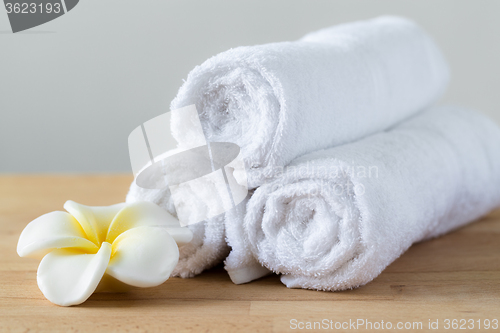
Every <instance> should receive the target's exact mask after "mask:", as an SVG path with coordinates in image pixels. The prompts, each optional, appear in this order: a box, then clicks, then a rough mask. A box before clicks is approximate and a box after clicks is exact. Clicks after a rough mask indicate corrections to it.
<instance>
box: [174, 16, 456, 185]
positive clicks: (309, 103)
mask: <svg viewBox="0 0 500 333" xmlns="http://www.w3.org/2000/svg"><path fill="white" fill-rule="evenodd" d="M447 82H448V67H447V65H446V63H445V60H444V59H443V56H442V54H441V52H440V51H439V50H438V48H437V46H436V45H435V43H434V42H433V41H432V40H431V38H430V37H429V36H428V35H427V34H426V33H425V32H424V31H423V30H422V29H421V28H420V27H418V26H417V25H416V24H414V23H413V22H411V21H409V20H407V19H404V18H399V17H380V18H376V19H372V20H368V21H361V22H354V23H348V24H342V25H338V26H334V27H331V28H327V29H323V30H319V31H317V32H313V33H310V34H308V35H306V36H304V37H303V38H301V39H300V40H297V41H293V42H281V43H272V44H266V45H258V46H247V47H238V48H234V49H231V50H229V51H226V52H223V53H220V54H218V55H216V56H214V57H212V58H210V59H208V60H207V61H205V62H204V63H203V64H202V65H200V66H197V67H195V68H194V69H193V70H192V71H191V72H190V73H189V76H188V78H187V80H186V82H185V83H184V84H183V86H182V87H181V88H180V90H179V92H178V94H177V97H176V98H175V99H174V100H173V101H172V104H171V108H172V109H178V108H181V107H184V106H187V105H191V104H195V105H196V107H197V109H198V112H199V113H200V119H201V122H202V126H203V129H204V131H205V135H206V136H207V139H208V141H211V142H217V141H218V142H232V143H236V144H238V145H239V146H240V147H241V149H242V153H243V158H244V161H245V165H246V169H247V173H248V176H249V178H248V181H249V183H248V184H249V187H250V188H255V187H257V186H260V185H261V184H263V183H264V182H265V180H266V179H267V178H269V177H272V176H273V175H275V174H276V173H277V172H280V170H282V169H281V168H282V167H283V166H285V165H287V164H288V163H289V162H291V161H292V160H293V159H295V158H296V157H298V156H300V155H303V154H305V153H310V152H312V151H315V150H318V149H322V148H329V147H333V146H337V145H339V144H344V143H347V142H351V141H354V140H357V139H359V138H362V137H364V136H367V135H369V134H372V133H375V132H378V131H381V130H384V129H386V128H388V127H389V126H392V125H393V124H395V123H397V122H399V121H401V120H403V119H405V118H407V117H409V116H410V115H412V114H414V113H416V112H417V111H420V110H422V109H423V108H424V107H426V106H429V105H430V104H432V102H434V101H435V100H436V99H437V98H438V97H439V96H440V95H441V93H442V92H443V91H444V89H445V87H446V85H447ZM174 122H178V123H184V121H183V120H182V119H181V120H179V119H177V120H174ZM193 131H194V130H191V129H189V128H182V129H180V130H176V131H174V136H175V137H176V139H177V140H178V141H179V142H181V144H182V143H186V144H187V145H189V142H190V140H192V139H193V138H196V137H197V136H196V133H194V132H193Z"/></svg>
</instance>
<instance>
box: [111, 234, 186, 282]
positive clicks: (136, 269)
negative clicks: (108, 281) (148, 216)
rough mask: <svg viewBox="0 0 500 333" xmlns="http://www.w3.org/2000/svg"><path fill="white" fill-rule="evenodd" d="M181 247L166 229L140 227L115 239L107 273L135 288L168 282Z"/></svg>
mask: <svg viewBox="0 0 500 333" xmlns="http://www.w3.org/2000/svg"><path fill="white" fill-rule="evenodd" d="M178 260H179V249H178V248H177V244H176V243H175V240H174V239H173V238H172V236H170V234H169V233H168V231H167V230H166V229H165V228H161V227H137V228H133V229H130V230H127V231H125V232H124V233H122V234H121V235H120V236H118V237H117V238H116V239H115V241H114V242H113V252H112V254H111V260H110V261H109V265H108V269H107V270H106V273H107V274H109V275H111V276H112V277H114V278H116V279H117V280H120V281H122V282H124V283H126V284H129V285H132V286H135V287H154V286H157V285H160V284H162V283H163V282H165V281H166V280H167V279H168V278H169V277H170V274H171V273H172V271H173V270H174V268H175V265H177V261H178Z"/></svg>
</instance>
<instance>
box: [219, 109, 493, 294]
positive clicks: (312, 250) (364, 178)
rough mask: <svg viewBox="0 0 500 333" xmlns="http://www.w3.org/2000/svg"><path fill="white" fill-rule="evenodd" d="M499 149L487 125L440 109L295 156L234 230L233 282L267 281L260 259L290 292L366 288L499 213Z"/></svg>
mask: <svg viewBox="0 0 500 333" xmlns="http://www.w3.org/2000/svg"><path fill="white" fill-rule="evenodd" d="M499 143H500V129H499V128H498V127H497V126H496V125H495V124H494V123H493V122H491V121H490V120H489V119H487V118H485V117H484V116H482V115H480V114H478V113H475V112H472V111H467V110H463V109H459V108H452V107H441V108H435V109H431V110H428V111H425V112H424V113H421V114H419V115H417V116H415V117H413V118H411V119H410V120H407V121H405V122H403V123H401V124H399V125H398V126H396V127H394V128H393V129H390V130H389V131H386V132H382V133H379V134H375V135H373V136H370V137H368V138H366V139H362V140H360V141H357V142H355V143H351V144H347V145H343V146H340V147H336V148H331V149H328V150H320V151H317V152H314V153H311V154H308V155H305V156H303V157H301V158H298V159H296V160H295V161H293V162H292V163H291V164H290V165H289V166H288V167H287V168H286V171H285V172H284V174H283V175H282V176H281V177H279V178H277V179H275V180H274V181H273V182H271V183H268V184H265V185H263V186H261V187H260V188H258V189H257V190H255V192H254V194H253V195H252V197H251V199H250V200H249V202H248V204H247V207H246V208H247V212H246V215H245V218H244V222H243V225H241V226H239V227H233V228H234V230H240V232H242V233H243V234H242V235H240V236H239V239H238V241H239V242H240V243H239V247H240V248H239V249H238V251H237V253H238V258H237V259H235V260H234V261H232V262H231V264H232V267H231V268H232V270H230V274H231V273H232V274H233V275H234V276H235V280H237V282H239V283H243V282H248V281H250V280H252V279H253V278H255V276H258V275H262V270H261V269H260V271H259V268H256V267H254V265H252V264H250V265H249V264H248V263H252V262H255V260H257V261H258V262H260V263H261V264H262V265H263V266H265V267H267V268H268V269H270V270H272V271H274V272H276V273H281V274H283V275H282V277H281V280H282V282H283V283H284V284H285V285H286V286H287V287H290V288H308V289H317V290H343V289H348V288H354V287H357V286H360V285H363V284H366V283H368V282H370V281H371V280H372V279H374V278H375V277H376V276H378V275H379V274H380V273H381V272H382V270H383V269H384V268H385V267H387V265H389V264H390V263H391V262H393V261H394V260H395V259H396V258H398V257H399V256H400V255H401V254H402V253H403V252H404V251H406V250H407V249H408V248H409V247H410V246H411V244H413V243H415V242H418V241H421V240H425V239H429V238H431V237H436V236H439V235H442V234H444V233H446V232H449V231H451V230H453V229H456V228H458V227H460V226H463V225H464V224H466V223H469V222H471V221H473V220H475V219H477V218H479V217H481V216H483V215H485V214H487V213H488V212H489V211H491V210H492V209H494V208H496V207H498V206H499V205H500V144H499ZM237 221H238V219H236V220H234V221H233V223H236V222H237ZM240 221H241V220H240ZM244 252H246V253H247V256H248V257H249V258H243V256H242V253H244ZM228 260H229V258H228ZM238 261H239V262H240V263H241V264H240V267H239V268H240V269H239V270H238V269H236V266H237V265H238Z"/></svg>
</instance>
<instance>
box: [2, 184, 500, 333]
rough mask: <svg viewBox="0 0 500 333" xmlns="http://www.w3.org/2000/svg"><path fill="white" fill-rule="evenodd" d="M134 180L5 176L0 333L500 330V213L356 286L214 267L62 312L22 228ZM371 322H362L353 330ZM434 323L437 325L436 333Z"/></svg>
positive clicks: (113, 194) (105, 196)
mask: <svg viewBox="0 0 500 333" xmlns="http://www.w3.org/2000/svg"><path fill="white" fill-rule="evenodd" d="M131 180H132V178H131V177H130V176H128V175H100V176H82V175H64V176H61V175H53V176H47V175H43V176H28V175H22V176H19V175H11V176H9V175H4V176H0V237H1V240H0V247H1V248H0V250H1V256H0V331H2V332H3V331H6V332H10V331H13V332H28V331H30V332H31V331H47V332H59V331H60V332H67V331H75V332H76V331H78V332H114V331H125V332H129V331H130V332H136V331H137V332H146V331H163V332H177V331H179V332H290V331H299V328H300V327H304V331H309V332H310V331H313V330H306V328H308V327H314V322H316V329H317V330H318V331H325V332H326V331H331V332H347V331H349V332H370V331H375V328H376V327H377V323H378V325H379V329H378V330H376V331H379V332H382V331H396V330H397V329H396V328H397V325H398V323H401V324H402V325H401V324H399V327H402V328H403V329H401V330H397V331H401V332H412V331H416V332H426V331H432V332H442V331H447V332H448V331H454V330H453V327H456V328H457V330H456V331H468V332H483V331H484V332H488V331H490V332H491V331H493V332H494V331H497V332H499V331H500V328H499V327H498V325H497V326H496V327H497V328H496V329H494V327H495V321H493V320H494V319H496V320H498V319H500V311H499V310H500V238H499V236H500V211H497V212H493V213H491V214H490V215H489V216H487V217H485V218H483V219H482V220H480V221H478V222H475V223H473V224H471V225H469V226H467V227H465V228H462V229H459V230H457V231H455V232H453V233H450V234H448V235H446V236H444V237H441V238H438V239H434V240H431V241H427V242H423V243H419V244H416V245H414V246H413V247H411V248H410V249H409V250H408V251H407V252H406V253H405V254H404V255H403V256H401V257H400V258H399V259H398V260H396V261H395V262H394V263H393V264H392V265H390V266H389V267H388V268H387V269H386V270H385V271H384V272H383V273H382V274H381V275H380V276H379V277H378V278H376V279H375V280H374V281H373V282H371V283H369V284H368V285H366V286H363V287H361V288H358V289H355V290H350V291H344V292H318V291H310V290H299V289H287V288H286V287H285V286H284V285H282V284H281V282H280V280H279V277H278V276H275V275H273V276H268V277H265V278H262V279H260V280H257V281H254V282H252V283H249V284H245V285H234V284H232V283H231V281H230V280H229V278H228V276H227V274H226V272H225V271H224V269H223V268H222V267H216V268H214V269H212V270H209V271H206V272H204V273H202V274H201V275H199V276H197V277H195V278H192V279H180V278H171V279H169V280H168V281H167V282H165V283H164V284H163V285H161V286H159V287H155V288H149V289H137V290H134V291H131V292H129V293H121V294H112V293H106V294H104V293H103V294H94V295H93V296H91V297H90V299H89V300H87V302H85V303H84V304H82V305H80V306H74V307H67V308H65V307H59V306H56V305H53V304H52V303H50V302H49V301H47V300H46V299H45V298H44V296H43V295H42V293H41V292H40V290H39V289H38V286H37V284H36V270H37V267H38V260H34V259H25V258H19V257H18V255H17V253H16V245H17V240H18V238H19V235H20V233H21V231H22V230H23V228H24V227H25V226H26V224H27V223H29V222H30V221H31V220H33V219H34V218H36V217H38V216H40V215H42V214H45V213H47V212H50V211H54V210H63V208H62V206H63V204H64V202H65V201H66V200H68V199H71V200H74V201H76V202H80V203H83V204H87V205H110V204H113V203H117V202H121V201H124V198H125V195H126V193H127V189H128V186H129V184H130V181H131ZM453 319H455V320H456V321H455V323H456V324H457V325H456V326H455V325H454V322H453ZM361 320H363V321H364V322H363V324H362V325H360V326H353V325H352V323H353V322H355V323H356V324H357V323H360V324H361ZM447 320H450V321H449V322H448V321H447ZM349 321H351V323H349ZM382 321H383V322H384V324H382V323H381V322H382ZM488 321H489V323H490V328H489V329H486V328H485V326H486V325H487V324H488ZM367 322H370V324H371V325H372V329H370V326H369V324H367ZM388 322H389V323H391V325H392V329H391V330H387V326H388ZM430 322H431V323H434V327H435V324H436V322H437V325H438V329H437V330H436V329H429V323H430ZM464 322H465V325H464V324H463V323H464ZM308 323H309V324H308ZM408 323H409V324H410V325H409V324H408ZM415 323H416V324H415ZM418 323H421V327H420V325H419V324H418ZM447 323H449V324H448V326H450V329H446V326H447ZM472 323H473V324H474V326H473V328H472ZM308 325H310V326H308ZM336 325H337V328H338V329H336V328H335V326H336ZM342 325H343V328H342ZM380 325H383V327H384V329H382V328H381V326H380ZM405 325H406V327H407V328H409V327H411V328H410V329H405V327H404V326H405ZM479 325H481V327H479ZM460 327H462V328H464V327H465V329H461V330H460V329H459V328H460ZM294 328H295V329H294Z"/></svg>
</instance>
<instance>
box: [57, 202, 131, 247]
mask: <svg viewBox="0 0 500 333" xmlns="http://www.w3.org/2000/svg"><path fill="white" fill-rule="evenodd" d="M125 206H126V205H125V203H120V204H116V205H112V206H102V207H99V206H98V207H91V206H85V205H82V204H79V203H76V202H74V201H71V200H68V201H66V203H65V204H64V209H66V210H67V211H68V212H69V213H70V214H71V215H73V216H74V217H75V219H76V220H77V221H78V222H79V223H80V225H81V226H82V228H83V230H84V231H85V234H86V235H87V238H88V239H89V240H91V241H92V242H94V243H96V244H100V243H102V242H104V241H105V239H106V234H107V232H108V228H109V225H110V223H111V221H113V218H114V217H115V216H116V214H118V212H119V211H120V210H122V209H123V208H124V207H125Z"/></svg>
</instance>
